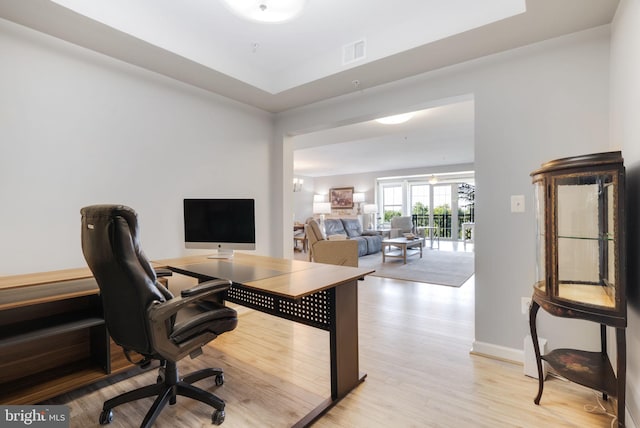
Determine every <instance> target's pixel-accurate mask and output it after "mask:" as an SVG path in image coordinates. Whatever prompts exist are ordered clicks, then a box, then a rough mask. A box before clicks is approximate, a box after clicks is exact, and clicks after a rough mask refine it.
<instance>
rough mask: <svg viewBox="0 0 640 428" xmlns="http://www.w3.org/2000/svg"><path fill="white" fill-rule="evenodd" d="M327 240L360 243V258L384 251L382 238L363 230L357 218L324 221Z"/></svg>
mask: <svg viewBox="0 0 640 428" xmlns="http://www.w3.org/2000/svg"><path fill="white" fill-rule="evenodd" d="M324 228H325V236H326V237H327V239H329V240H332V239H350V240H354V241H356V242H357V243H358V257H362V256H366V255H367V254H375V253H379V252H380V250H382V236H381V235H380V234H378V233H377V232H367V231H363V230H362V224H361V223H360V220H358V219H357V218H330V219H326V220H325V221H324Z"/></svg>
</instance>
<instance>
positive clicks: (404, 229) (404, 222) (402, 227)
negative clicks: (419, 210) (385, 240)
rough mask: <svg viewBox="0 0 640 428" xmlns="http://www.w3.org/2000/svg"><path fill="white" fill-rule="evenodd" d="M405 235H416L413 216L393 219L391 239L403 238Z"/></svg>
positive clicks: (390, 232)
mask: <svg viewBox="0 0 640 428" xmlns="http://www.w3.org/2000/svg"><path fill="white" fill-rule="evenodd" d="M405 233H414V234H415V233H416V231H415V228H414V225H413V219H412V218H411V216H400V217H393V218H392V219H391V230H390V231H389V237H390V238H402V237H403V236H404V234H405Z"/></svg>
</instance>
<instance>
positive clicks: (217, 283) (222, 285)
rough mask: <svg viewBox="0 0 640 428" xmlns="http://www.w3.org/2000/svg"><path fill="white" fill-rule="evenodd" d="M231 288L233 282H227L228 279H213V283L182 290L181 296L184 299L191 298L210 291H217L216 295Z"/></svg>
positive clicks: (209, 282) (206, 282)
mask: <svg viewBox="0 0 640 428" xmlns="http://www.w3.org/2000/svg"><path fill="white" fill-rule="evenodd" d="M230 286H231V282H229V281H227V280H226V279H213V280H211V281H205V282H201V283H200V284H198V285H196V286H195V287H191V288H189V289H186V290H182V291H181V292H180V295H181V296H182V297H189V296H195V295H198V294H201V293H204V292H207V291H210V290H216V293H219V292H221V291H225V290H228V289H229V287H230Z"/></svg>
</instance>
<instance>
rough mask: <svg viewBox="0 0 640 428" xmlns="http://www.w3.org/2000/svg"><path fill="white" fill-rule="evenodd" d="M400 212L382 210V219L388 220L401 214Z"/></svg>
mask: <svg viewBox="0 0 640 428" xmlns="http://www.w3.org/2000/svg"><path fill="white" fill-rule="evenodd" d="M401 215H402V213H401V212H400V211H385V212H384V221H385V223H386V222H389V221H391V219H392V218H393V217H398V216H401Z"/></svg>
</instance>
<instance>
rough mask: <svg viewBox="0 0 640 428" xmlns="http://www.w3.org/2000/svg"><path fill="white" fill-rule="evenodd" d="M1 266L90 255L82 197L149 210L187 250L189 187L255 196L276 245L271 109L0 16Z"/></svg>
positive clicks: (149, 249) (153, 244) (154, 251)
mask: <svg viewBox="0 0 640 428" xmlns="http://www.w3.org/2000/svg"><path fill="white" fill-rule="evenodd" d="M0 62H1V63H2V66H0V94H1V95H0V201H2V202H1V204H2V209H0V275H9V274H18V273H26V272H34V271H43V270H54V269H63V268H70V267H80V266H85V263H84V259H83V258H82V253H81V249H80V215H79V210H80V208H81V207H82V206H85V205H88V204H94V203H122V204H127V205H130V206H131V207H133V208H134V209H136V211H138V213H139V215H140V217H141V231H142V244H143V248H144V249H145V252H146V253H147V255H148V256H149V257H150V258H164V257H173V256H179V255H181V254H183V253H185V251H184V240H183V231H182V198H184V197H187V196H188V197H212V196H218V195H224V196H231V197H235V196H242V197H255V198H256V209H257V213H258V224H257V241H258V251H257V252H259V253H269V252H270V251H271V248H270V245H271V243H272V242H273V239H272V237H271V236H270V232H271V228H270V227H269V224H270V223H271V222H270V220H271V216H270V210H269V206H270V202H271V201H270V197H269V195H270V193H271V191H270V182H269V179H270V176H271V171H270V167H269V164H268V163H266V162H265V159H268V158H269V150H270V146H271V144H270V142H269V138H270V137H271V133H272V129H273V125H272V120H273V119H272V116H271V115H270V114H267V113H264V112H262V111H259V110H256V109H253V108H248V107H246V106H243V105H240V104H238V103H235V102H231V101H228V100H226V99H224V98H222V97H217V96H214V95H212V94H209V93H206V92H204V91H201V90H198V89H195V88H193V87H190V86H187V85H184V84H181V83H179V82H177V81H174V80H171V79H168V78H165V77H162V76H160V75H157V74H154V73H151V72H148V71H146V70H142V69H139V68H136V67H133V66H130V65H128V64H124V63H122V62H119V61H116V60H113V59H111V58H108V57H105V56H103V55H100V54H97V53H94V52H91V51H88V50H86V49H83V48H79V47H77V46H74V45H71V44H69V43H66V42H63V41H60V40H58V39H54V38H52V37H50V36H46V35H44V34H41V33H38V32H35V31H33V30H30V29H26V28H25V27H21V26H18V25H16V24H13V23H10V22H8V21H4V20H0Z"/></svg>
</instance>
